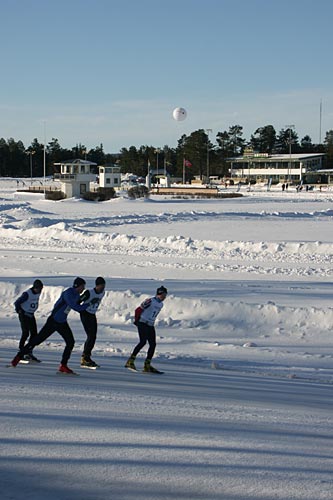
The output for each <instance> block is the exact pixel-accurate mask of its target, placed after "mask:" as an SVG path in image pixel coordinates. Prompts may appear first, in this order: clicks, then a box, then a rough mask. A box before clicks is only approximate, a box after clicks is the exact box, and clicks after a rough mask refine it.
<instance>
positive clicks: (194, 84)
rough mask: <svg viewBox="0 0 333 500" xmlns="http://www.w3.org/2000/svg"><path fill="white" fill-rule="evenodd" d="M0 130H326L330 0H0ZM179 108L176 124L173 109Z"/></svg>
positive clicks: (66, 135)
mask: <svg viewBox="0 0 333 500" xmlns="http://www.w3.org/2000/svg"><path fill="white" fill-rule="evenodd" d="M0 18H1V30H0V43H1V48H2V50H1V79H0V88H1V92H0V137H4V138H5V139H8V138H9V137H14V139H16V140H19V139H21V140H23V142H24V144H25V146H26V147H27V146H29V144H30V143H31V141H32V140H33V139H34V138H35V137H37V138H38V139H39V140H40V142H43V141H44V129H45V132H46V140H47V142H48V141H49V140H51V138H52V137H56V138H58V139H59V142H60V144H61V146H63V147H72V146H74V145H75V144H76V143H78V142H81V143H82V144H84V145H85V146H87V147H88V148H92V147H95V146H97V145H99V144H100V143H103V145H104V150H105V151H106V152H117V151H119V149H120V148H121V147H123V146H124V147H128V146H130V145H135V146H140V145H142V144H148V145H154V146H156V147H157V146H161V147H163V146H164V145H165V144H168V145H169V146H171V147H175V146H176V145H177V141H178V139H179V138H180V137H181V135H182V134H189V133H190V132H192V131H194V130H197V129H199V128H204V129H206V128H210V129H212V130H213V134H212V135H211V140H213V141H214V138H215V136H216V134H217V132H219V131H223V130H226V129H228V128H229V126H230V125H235V124H239V125H242V126H243V127H244V136H245V138H246V139H249V138H250V135H251V133H253V132H254V131H255V130H256V128H258V127H260V126H263V125H268V124H272V125H273V126H274V127H275V128H276V130H277V131H279V130H280V129H281V128H284V127H285V126H286V125H289V124H295V126H296V131H297V132H298V134H299V137H300V138H302V137H303V136H304V135H305V134H309V135H310V136H311V137H312V139H313V141H314V142H318V140H319V105H320V99H321V98H322V100H323V118H322V139H323V138H324V135H325V132H326V131H327V130H329V129H332V128H333V85H332V84H333V65H332V57H331V56H332V19H333V1H332V0H238V1H236V0H81V1H79V0H66V1H65V0H57V1H55V0H29V1H27V0H0ZM177 106H183V107H185V108H186V110H187V112H188V118H187V120H186V121H185V122H175V121H174V120H173V119H172V110H173V109H174V108H175V107H177Z"/></svg>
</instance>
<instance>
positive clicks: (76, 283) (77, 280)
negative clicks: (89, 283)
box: [73, 278, 86, 288]
mask: <svg viewBox="0 0 333 500" xmlns="http://www.w3.org/2000/svg"><path fill="white" fill-rule="evenodd" d="M85 284H86V282H85V281H84V279H83V278H75V280H74V283H73V287H74V288H77V287H78V286H81V285H85Z"/></svg>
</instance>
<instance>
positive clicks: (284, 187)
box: [282, 183, 286, 191]
mask: <svg viewBox="0 0 333 500" xmlns="http://www.w3.org/2000/svg"><path fill="white" fill-rule="evenodd" d="M285 189H286V185H285V184H284V183H283V184H282V191H284V190H285Z"/></svg>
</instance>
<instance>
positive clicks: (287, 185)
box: [286, 182, 289, 191]
mask: <svg viewBox="0 0 333 500" xmlns="http://www.w3.org/2000/svg"><path fill="white" fill-rule="evenodd" d="M288 187H289V184H288V182H287V183H286V191H288Z"/></svg>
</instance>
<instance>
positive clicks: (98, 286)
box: [80, 276, 105, 368]
mask: <svg viewBox="0 0 333 500" xmlns="http://www.w3.org/2000/svg"><path fill="white" fill-rule="evenodd" d="M104 295H105V279H104V278H102V276H99V277H98V278H96V280H95V288H93V289H92V290H85V291H84V292H83V294H82V295H81V297H80V299H81V301H82V302H83V303H84V304H87V309H86V310H85V311H81V312H80V318H81V321H82V325H83V328H84V331H85V332H86V334H87V340H86V342H85V344H84V348H83V353H82V356H81V367H82V368H99V365H98V364H97V363H95V361H93V360H92V359H91V352H92V350H93V348H94V347H95V343H96V336H97V318H96V313H97V311H98V308H99V306H100V304H101V301H102V299H103V297H104Z"/></svg>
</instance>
